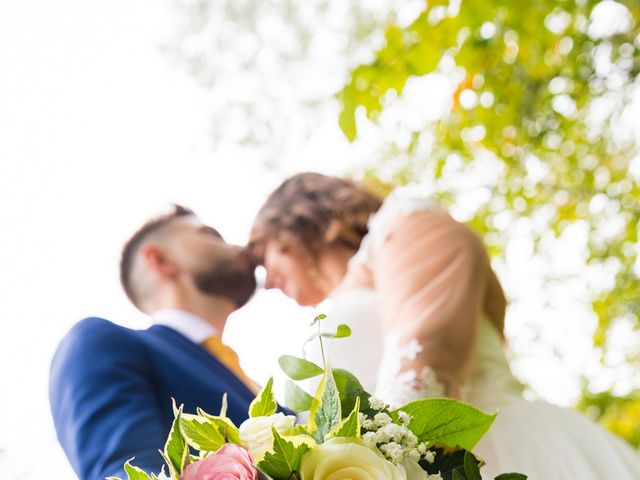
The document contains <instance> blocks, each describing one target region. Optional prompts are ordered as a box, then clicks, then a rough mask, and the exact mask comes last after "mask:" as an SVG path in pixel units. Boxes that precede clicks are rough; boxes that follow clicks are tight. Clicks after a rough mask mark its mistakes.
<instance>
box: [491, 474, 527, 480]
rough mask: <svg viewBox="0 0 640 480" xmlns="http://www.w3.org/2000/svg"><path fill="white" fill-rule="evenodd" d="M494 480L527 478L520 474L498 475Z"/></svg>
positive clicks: (522, 479) (521, 479) (524, 479)
mask: <svg viewBox="0 0 640 480" xmlns="http://www.w3.org/2000/svg"><path fill="white" fill-rule="evenodd" d="M496 480H527V476H526V475H523V474H522V473H503V474H501V475H498V476H497V477H496Z"/></svg>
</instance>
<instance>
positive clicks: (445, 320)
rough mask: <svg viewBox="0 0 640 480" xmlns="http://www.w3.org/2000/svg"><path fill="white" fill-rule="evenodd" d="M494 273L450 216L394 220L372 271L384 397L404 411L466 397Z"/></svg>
mask: <svg viewBox="0 0 640 480" xmlns="http://www.w3.org/2000/svg"><path fill="white" fill-rule="evenodd" d="M490 272H491V270H490V266H489V259H488V257H487V254H486V251H485V248H484V245H483V244H482V242H481V241H480V239H479V238H478V237H477V236H476V235H475V234H474V233H473V232H472V231H471V230H470V229H469V228H468V227H466V226H465V225H463V224H460V223H458V222H456V221H455V220H453V219H452V218H451V217H450V216H449V215H447V214H446V212H443V211H442V210H429V211H422V212H415V213H413V214H410V215H408V216H405V217H401V218H397V219H396V221H395V223H393V224H392V226H391V232H390V233H389V235H387V237H386V239H385V241H384V243H383V244H382V245H381V246H380V247H379V248H378V249H377V251H376V255H375V259H374V268H373V276H374V282H375V288H376V291H377V293H378V298H379V305H380V310H381V315H382V319H383V320H382V331H383V335H384V338H385V348H384V352H383V360H382V366H381V369H380V371H379V377H378V383H377V389H378V393H379V394H380V397H381V398H382V399H384V400H386V401H387V402H388V403H390V404H393V405H400V404H402V403H405V402H407V401H411V400H415V399H418V398H424V397H432V396H443V395H444V396H449V397H454V398H460V395H461V394H462V392H461V389H462V387H463V386H464V384H465V383H466V380H467V378H468V377H469V374H470V371H471V369H472V367H473V366H472V358H473V356H474V353H475V346H476V336H477V330H478V325H479V321H480V317H481V312H482V310H483V309H484V304H485V297H486V296H487V292H488V289H487V284H488V282H489V280H490V279H491V278H492V277H491V275H490Z"/></svg>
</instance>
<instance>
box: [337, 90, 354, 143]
mask: <svg viewBox="0 0 640 480" xmlns="http://www.w3.org/2000/svg"><path fill="white" fill-rule="evenodd" d="M356 95H357V92H356V88H355V86H354V85H353V84H351V85H349V86H347V87H345V89H344V90H343V91H342V92H341V94H340V97H341V100H342V110H341V111H340V116H339V117H338V125H339V126H340V130H342V133H344V135H345V136H346V137H347V139H348V140H349V141H350V142H353V141H354V140H355V138H356V135H357V133H358V130H357V128H356V107H357V106H358V104H357V99H356Z"/></svg>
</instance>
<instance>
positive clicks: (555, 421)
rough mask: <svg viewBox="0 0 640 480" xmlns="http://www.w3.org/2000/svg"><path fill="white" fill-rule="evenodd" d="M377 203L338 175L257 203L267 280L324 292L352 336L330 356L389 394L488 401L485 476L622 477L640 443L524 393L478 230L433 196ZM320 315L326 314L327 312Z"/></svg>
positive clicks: (480, 449)
mask: <svg viewBox="0 0 640 480" xmlns="http://www.w3.org/2000/svg"><path fill="white" fill-rule="evenodd" d="M403 193H404V192H403V191H402V190H397V191H395V192H394V193H393V194H392V195H390V196H389V197H388V198H387V199H386V200H384V202H382V201H381V200H380V199H379V198H378V197H376V196H375V195H372V194H371V193H368V192H367V191H366V190H365V189H363V188H361V187H359V186H358V185H356V184H354V183H352V182H349V181H347V180H343V179H339V178H335V177H329V176H325V175H321V174H317V173H302V174H298V175H295V176H293V177H291V178H289V179H287V180H286V181H285V182H284V183H282V185H280V186H279V187H278V188H277V189H276V190H275V191H274V192H273V193H272V194H271V195H270V197H269V198H268V199H267V201H266V203H265V204H264V206H263V207H262V209H261V210H260V212H259V213H258V215H257V218H256V220H255V222H254V226H253V229H252V233H251V246H252V249H253V250H254V252H255V253H256V255H257V257H258V258H259V259H261V262H262V264H263V265H264V266H265V268H266V270H267V284H266V286H267V288H279V289H281V290H282V291H283V292H284V293H285V294H286V295H288V296H289V297H291V298H293V299H294V300H296V301H297V302H298V303H299V304H300V305H317V304H318V303H320V302H322V301H323V300H325V299H327V298H330V299H331V300H332V304H333V311H332V312H330V316H329V318H328V319H327V320H323V321H330V322H332V323H333V324H334V325H337V324H339V323H347V324H348V325H349V326H350V327H351V329H352V331H353V335H352V336H351V337H350V338H347V339H342V340H341V342H335V344H334V345H332V352H331V362H332V365H333V366H335V367H340V368H345V369H347V370H350V371H352V372H353V373H354V374H355V375H356V376H357V377H358V378H359V379H361V381H362V383H363V386H364V387H365V389H366V390H368V391H370V392H374V394H375V396H376V397H378V398H381V399H382V400H384V401H385V402H386V403H388V404H390V405H391V406H392V407H393V406H394V405H401V404H404V403H407V402H409V401H412V400H417V399H420V398H425V397H438V396H448V397H453V398H457V399H460V400H463V401H466V402H468V403H471V404H473V405H475V406H477V407H478V408H480V409H482V410H484V411H489V412H492V411H499V414H498V416H497V418H496V421H495V422H494V424H493V426H492V428H491V429H490V430H489V432H488V434H487V435H486V436H485V437H484V438H483V440H482V441H481V442H480V444H479V445H478V446H477V447H476V449H475V452H476V453H478V454H479V455H480V456H481V457H482V458H484V459H485V461H486V462H487V466H486V467H485V468H484V472H483V477H485V478H494V476H495V475H497V474H498V473H499V472H505V471H518V472H522V473H525V474H527V475H528V476H529V479H530V480H565V479H566V480H569V479H575V478H580V479H581V480H601V479H605V478H615V479H616V480H633V479H639V478H640V455H638V454H637V453H636V452H635V451H633V450H632V449H631V448H630V447H629V446H628V445H626V444H625V443H624V442H623V441H621V440H620V439H618V438H616V437H614V436H613V435H611V434H609V433H608V432H606V431H605V430H604V429H602V428H600V427H599V426H597V425H596V424H594V423H592V422H590V421H589V420H587V419H586V418H584V417H582V416H581V415H580V414H578V413H576V412H573V411H571V410H568V409H563V408H560V407H557V406H554V405H551V404H549V403H546V402H542V401H535V402H529V401H526V400H524V399H523V397H522V387H521V385H520V383H519V382H518V381H517V380H516V379H515V378H514V377H513V375H512V374H511V371H510V369H509V365H508V362H507V359H506V356H505V354H504V348H505V339H504V335H503V327H504V316H505V308H506V301H505V297H504V294H503V291H502V288H501V286H500V283H499V282H498V279H497V277H496V275H495V274H494V272H493V270H492V269H491V265H490V263H489V259H488V256H487V254H486V250H485V248H484V245H483V243H482V242H481V240H480V239H479V238H478V237H477V236H476V235H475V234H474V233H473V232H472V231H471V230H470V229H469V228H468V227H466V226H465V225H463V224H460V223H458V222H456V221H454V220H453V219H452V218H451V217H450V216H449V215H448V214H447V213H446V212H445V211H444V210H443V209H441V208H440V207H439V206H438V205H437V204H435V203H433V202H431V201H427V200H420V199H416V198H412V197H411V196H410V195H406V194H403ZM325 327H328V325H325Z"/></svg>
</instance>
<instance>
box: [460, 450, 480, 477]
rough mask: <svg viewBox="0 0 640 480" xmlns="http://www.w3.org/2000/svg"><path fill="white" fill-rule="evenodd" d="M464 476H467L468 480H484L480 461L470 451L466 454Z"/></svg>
mask: <svg viewBox="0 0 640 480" xmlns="http://www.w3.org/2000/svg"><path fill="white" fill-rule="evenodd" d="M464 474H465V475H466V476H467V480H482V476H481V475H480V469H479V468H478V460H476V457H474V456H473V454H472V453H471V452H469V451H467V452H465V454H464Z"/></svg>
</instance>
